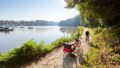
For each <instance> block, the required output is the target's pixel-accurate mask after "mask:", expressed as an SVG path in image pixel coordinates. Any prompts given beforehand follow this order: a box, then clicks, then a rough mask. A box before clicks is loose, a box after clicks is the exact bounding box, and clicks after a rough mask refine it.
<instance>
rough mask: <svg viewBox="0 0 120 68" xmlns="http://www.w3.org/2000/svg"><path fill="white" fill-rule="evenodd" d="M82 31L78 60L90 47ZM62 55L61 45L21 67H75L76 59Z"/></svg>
mask: <svg viewBox="0 0 120 68" xmlns="http://www.w3.org/2000/svg"><path fill="white" fill-rule="evenodd" d="M86 30H87V28H85V30H84V33H85V31H86ZM84 33H83V35H82V39H81V48H82V51H83V55H82V56H81V58H80V60H84V57H86V55H87V52H88V50H89V48H90V47H89V45H88V44H87V43H86V42H85V34H84ZM90 39H91V38H90ZM70 43H73V42H70ZM63 55H64V53H63V47H61V48H57V49H55V50H53V51H52V52H51V53H49V54H47V55H46V56H45V57H43V58H41V59H39V60H38V61H36V62H32V63H31V64H28V65H24V66H21V68H76V59H75V58H71V57H68V56H66V57H64V58H63ZM80 62H82V61H80Z"/></svg>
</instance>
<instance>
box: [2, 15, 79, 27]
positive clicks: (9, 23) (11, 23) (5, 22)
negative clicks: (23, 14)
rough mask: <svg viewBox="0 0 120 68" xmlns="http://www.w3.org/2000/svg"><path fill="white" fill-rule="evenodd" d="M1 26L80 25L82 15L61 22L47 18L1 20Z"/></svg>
mask: <svg viewBox="0 0 120 68" xmlns="http://www.w3.org/2000/svg"><path fill="white" fill-rule="evenodd" d="M0 25H1V26H56V25H59V26H79V25H80V16H79V15H77V16H75V17H74V18H70V19H67V20H63V21H60V22H51V21H45V20H36V21H9V20H0Z"/></svg>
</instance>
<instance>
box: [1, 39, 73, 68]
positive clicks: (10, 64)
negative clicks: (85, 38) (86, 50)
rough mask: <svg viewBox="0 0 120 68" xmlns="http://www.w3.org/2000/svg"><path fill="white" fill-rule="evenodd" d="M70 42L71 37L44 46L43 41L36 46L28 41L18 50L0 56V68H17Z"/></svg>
mask: <svg viewBox="0 0 120 68" xmlns="http://www.w3.org/2000/svg"><path fill="white" fill-rule="evenodd" d="M71 40H73V38H72V37H69V38H68V37H62V38H59V39H57V40H56V41H54V42H52V43H51V44H45V42H43V41H41V42H40V43H39V44H37V43H36V42H35V41H34V40H29V41H27V42H26V43H24V44H23V45H22V46H21V47H20V48H15V49H13V50H11V51H9V52H8V53H6V54H2V55H1V56H0V68H15V67H19V66H20V65H21V64H24V63H27V62H30V61H33V60H35V59H37V58H38V57H39V58H40V57H43V56H45V55H46V54H47V53H49V52H51V51H52V50H54V49H55V48H58V47H61V46H62V44H63V43H65V42H69V41H71Z"/></svg>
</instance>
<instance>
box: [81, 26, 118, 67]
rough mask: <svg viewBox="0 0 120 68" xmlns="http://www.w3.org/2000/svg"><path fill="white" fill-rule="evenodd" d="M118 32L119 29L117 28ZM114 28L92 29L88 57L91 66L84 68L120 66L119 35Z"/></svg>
mask: <svg viewBox="0 0 120 68" xmlns="http://www.w3.org/2000/svg"><path fill="white" fill-rule="evenodd" d="M119 29H120V28H119ZM116 30H118V28H116ZM116 30H113V28H100V27H99V28H94V29H93V28H91V29H89V31H90V33H91V36H92V44H91V48H90V50H89V52H88V55H87V57H86V61H87V63H88V64H89V65H86V64H85V65H83V67H89V66H90V67H91V68H101V67H102V68H109V67H112V66H113V67H115V68H117V67H118V66H119V65H120V50H119V49H120V46H119V45H120V42H119V36H120V35H119V34H118V35H117V34H116Z"/></svg>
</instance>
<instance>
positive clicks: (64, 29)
mask: <svg viewBox="0 0 120 68" xmlns="http://www.w3.org/2000/svg"><path fill="white" fill-rule="evenodd" d="M60 31H61V32H62V33H68V34H71V33H75V32H76V27H61V28H60Z"/></svg>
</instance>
